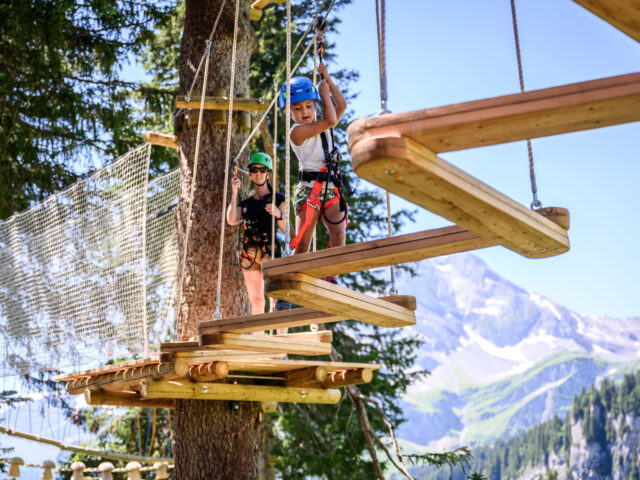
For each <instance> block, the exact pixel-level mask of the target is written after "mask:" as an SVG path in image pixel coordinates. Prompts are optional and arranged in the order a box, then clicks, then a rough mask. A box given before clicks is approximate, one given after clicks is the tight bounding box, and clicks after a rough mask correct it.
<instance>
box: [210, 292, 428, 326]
mask: <svg viewBox="0 0 640 480" xmlns="http://www.w3.org/2000/svg"><path fill="white" fill-rule="evenodd" d="M379 300H384V301H385V302H390V303H394V304H396V305H401V306H403V307H404V308H407V309H409V310H415V309H416V298H415V297H412V296H409V295H394V296H390V297H380V298H379ZM343 320H350V318H349V316H348V315H347V314H345V313H344V312H343V313H342V314H340V315H333V314H330V313H325V312H320V311H318V310H313V309H311V308H295V309H293V310H283V311H280V312H269V313H262V314H258V315H250V316H244V317H232V318H223V319H222V320H207V321H204V322H201V323H200V324H199V325H198V332H199V333H200V334H201V335H204V334H207V333H218V332H234V333H248V332H259V331H261V330H272V329H276V328H286V327H289V328H292V327H304V326H306V325H312V324H318V323H331V322H339V321H343Z"/></svg>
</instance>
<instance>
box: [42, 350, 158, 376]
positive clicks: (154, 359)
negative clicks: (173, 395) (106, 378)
mask: <svg viewBox="0 0 640 480" xmlns="http://www.w3.org/2000/svg"><path fill="white" fill-rule="evenodd" d="M157 363H158V356H157V355H152V356H151V357H149V358H140V359H138V360H130V361H128V362H120V363H112V364H110V365H103V366H102V367H98V368H92V369H90V370H81V371H79V372H73V373H67V374H63V375H56V376H55V377H53V379H54V380H55V381H56V382H68V381H70V380H75V379H77V378H83V377H91V376H94V375H101V374H103V373H112V372H115V371H118V370H123V369H126V368H133V367H142V366H146V365H154V364H157Z"/></svg>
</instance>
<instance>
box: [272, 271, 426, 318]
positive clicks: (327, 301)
mask: <svg viewBox="0 0 640 480" xmlns="http://www.w3.org/2000/svg"><path fill="white" fill-rule="evenodd" d="M265 293H266V294H267V295H268V296H270V297H275V298H280V299H282V300H286V301H289V302H292V303H296V304H298V305H304V306H306V307H310V308H314V309H316V310H324V311H325V312H327V313H331V314H334V315H346V316H347V317H348V318H351V319H353V320H358V321H360V322H364V323H369V324H372V325H378V326H380V327H406V326H408V325H415V323H416V317H415V313H414V312H413V311H412V310H409V309H408V308H404V307H402V306H399V305H394V304H393V303H390V302H385V301H384V300H380V299H378V298H374V297H370V296H368V295H364V294H362V293H358V292H355V291H353V290H350V289H348V288H345V287H341V286H339V285H334V284H332V283H329V282H325V281H324V280H320V279H317V278H313V277H310V276H309V275H304V274H302V273H286V274H283V275H276V276H270V277H267V278H266V279H265Z"/></svg>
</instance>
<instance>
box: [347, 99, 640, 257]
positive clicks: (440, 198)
mask: <svg viewBox="0 0 640 480" xmlns="http://www.w3.org/2000/svg"><path fill="white" fill-rule="evenodd" d="M639 107H640V105H639ZM638 110H639V112H640V108H639V109H638ZM351 156H352V163H353V169H354V171H355V172H356V173H357V174H358V176H360V177H362V178H365V179H367V180H369V181H370V182H372V183H374V184H376V185H378V186H380V187H382V188H385V189H387V190H388V191H390V192H393V193H395V194H396V195H398V196H400V197H402V198H404V199H406V200H408V201H410V202H413V203H415V204H416V205H420V206H421V207H423V208H426V209H427V210H429V211H431V212H433V213H435V214H438V215H440V216H442V217H444V218H446V219H447V220H450V221H452V222H454V223H456V224H457V225H459V226H460V227H463V228H467V229H469V230H471V231H472V232H475V233H477V234H478V235H480V236H482V237H484V238H486V239H488V240H489V241H490V242H492V243H497V244H500V245H503V246H505V247H507V248H509V249H511V250H513V251H515V252H517V253H519V254H521V255H523V256H525V257H529V258H542V257H550V256H553V255H559V254H561V253H564V252H566V251H567V250H569V238H568V236H567V231H566V230H564V229H563V228H562V227H560V226H558V225H556V224H555V223H553V222H552V221H551V220H548V219H546V218H544V216H543V215H540V214H539V213H538V212H535V211H532V210H531V209H529V208H527V207H525V206H523V205H521V204H519V203H517V202H515V201H514V200H512V199H510V198H509V197H507V196H506V195H503V194H502V193H500V192H498V191H496V190H494V189H493V188H491V187H490V186H488V185H486V184H484V183H482V182H481V181H479V180H477V179H476V178H474V177H472V176H471V175H469V174H467V173H465V172H463V171H462V170H460V169H459V168H457V167H455V166H453V165H451V164H450V163H448V162H445V161H444V160H442V159H441V158H439V157H438V156H437V155H436V154H435V153H433V152H432V151H430V150H429V149H427V148H425V147H424V146H422V145H421V144H419V143H417V142H415V141H413V140H411V139H410V138H407V137H402V136H396V135H393V136H387V137H375V138H367V139H363V140H360V141H359V142H358V143H356V144H355V146H354V147H353V148H352V150H351Z"/></svg>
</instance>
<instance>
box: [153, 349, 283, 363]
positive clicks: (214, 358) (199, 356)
mask: <svg viewBox="0 0 640 480" xmlns="http://www.w3.org/2000/svg"><path fill="white" fill-rule="evenodd" d="M285 355H286V354H284V353H265V352H248V351H244V350H196V351H181V352H168V353H163V354H162V355H161V360H162V361H163V362H172V361H176V360H179V359H181V360H185V361H186V362H188V363H202V362H226V361H228V360H234V359H237V358H243V359H251V358H258V359H267V360H269V359H279V358H284V357H285Z"/></svg>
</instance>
